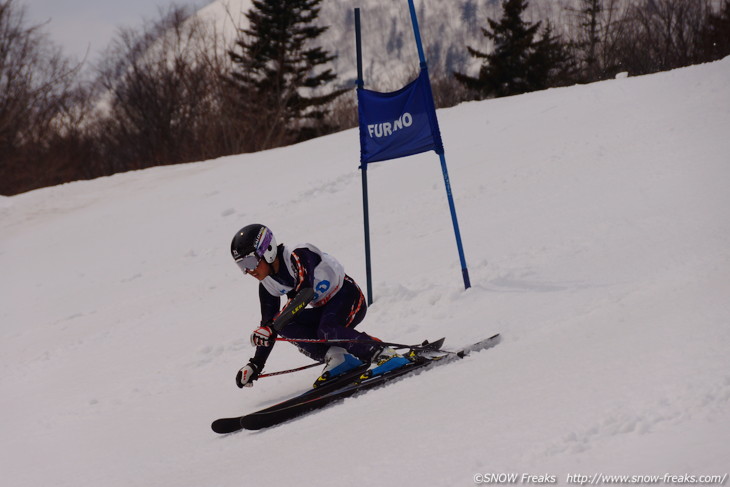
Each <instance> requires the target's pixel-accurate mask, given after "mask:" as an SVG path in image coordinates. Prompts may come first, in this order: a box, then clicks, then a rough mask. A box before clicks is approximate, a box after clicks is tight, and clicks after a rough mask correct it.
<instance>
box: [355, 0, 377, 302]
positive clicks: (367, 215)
mask: <svg viewBox="0 0 730 487" xmlns="http://www.w3.org/2000/svg"><path fill="white" fill-rule="evenodd" d="M355 46H356V50H357V90H358V92H359V91H360V90H361V89H363V86H364V84H365V83H363V80H362V40H361V36H360V9H359V8H356V9H355ZM360 170H361V171H362V212H363V220H364V225H365V274H366V275H367V294H368V306H370V305H371V304H373V275H372V269H371V265H370V211H369V208H368V163H367V162H361V163H360Z"/></svg>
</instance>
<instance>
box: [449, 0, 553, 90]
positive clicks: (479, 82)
mask: <svg viewBox="0 0 730 487" xmlns="http://www.w3.org/2000/svg"><path fill="white" fill-rule="evenodd" d="M527 6H528V2H527V0H505V1H504V2H502V18H501V19H500V21H499V22H496V21H494V20H492V19H489V28H488V29H485V28H482V33H483V34H484V36H485V37H486V38H487V39H489V40H491V41H493V43H494V50H493V51H492V52H491V53H484V52H481V51H478V50H476V49H474V48H472V47H469V46H467V49H468V50H469V54H471V56H472V57H476V58H480V59H483V60H484V61H483V64H482V67H481V68H480V70H479V76H478V77H476V78H475V77H472V76H468V75H466V74H462V73H457V72H454V76H455V77H456V79H457V80H459V81H460V82H461V83H462V84H463V85H464V86H465V87H467V88H469V89H470V90H474V91H476V92H478V93H479V94H480V96H482V97H489V96H495V97H499V96H510V95H516V94H519V93H525V92H527V91H531V90H533V89H534V87H533V86H532V84H531V82H530V80H531V79H532V75H531V73H530V60H531V57H532V53H533V51H534V38H535V34H536V33H537V31H538V29H539V28H540V22H537V23H534V24H530V23H526V22H524V21H523V20H522V14H523V13H524V11H525V9H526V8H527Z"/></svg>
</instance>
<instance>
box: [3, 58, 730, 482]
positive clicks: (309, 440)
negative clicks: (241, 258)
mask: <svg viewBox="0 0 730 487" xmlns="http://www.w3.org/2000/svg"><path fill="white" fill-rule="evenodd" d="M439 117H440V122H441V128H442V133H443V136H444V142H445V145H446V153H447V159H448V163H449V170H450V173H451V182H452V185H453V189H454V194H455V199H456V205H457V211H458V214H459V219H460V224H461V230H462V236H463V238H464V246H465V252H466V258H467V261H468V263H469V268H470V272H471V279H472V283H473V287H472V289H470V290H468V291H464V290H463V289H462V282H461V275H460V271H459V264H458V256H457V252H456V246H455V244H454V238H453V233H452V229H451V223H450V219H449V213H448V208H447V204H446V196H445V192H444V187H443V181H442V179H441V174H440V168H439V164H438V159H437V158H436V157H435V155H434V154H432V153H431V154H423V155H420V156H417V157H412V158H408V159H402V160H397V161H392V162H386V163H379V164H376V165H373V166H371V169H370V171H369V186H370V192H371V225H372V231H373V233H372V244H373V253H374V254H373V261H374V271H373V274H374V284H375V286H374V288H375V303H374V305H373V306H372V308H371V309H370V310H369V313H368V316H367V318H366V320H365V322H364V323H363V324H362V325H361V326H362V328H363V329H364V330H367V331H369V332H371V333H373V334H375V335H376V336H379V337H381V338H383V339H386V340H394V341H405V342H411V341H418V340H422V339H424V338H434V337H439V336H443V335H445V336H446V337H447V344H450V345H451V346H452V347H458V346H459V345H461V344H465V343H469V342H472V341H474V340H476V339H479V338H483V337H486V336H488V335H491V334H493V333H496V332H501V333H502V336H503V342H502V344H500V345H499V346H498V347H496V348H494V349H492V350H489V351H485V352H482V353H479V354H475V355H473V356H471V357H469V358H467V359H465V360H463V361H461V362H459V363H456V364H453V365H448V366H445V367H441V368H437V369H434V370H432V371H429V372H427V373H424V374H421V375H419V376H417V377H410V378H406V379H404V380H402V381H400V382H398V383H396V384H393V385H390V386H388V387H386V388H383V389H378V390H374V391H371V392H369V393H368V394H366V395H364V396H361V397H357V398H352V399H348V400H346V401H345V402H344V403H342V404H339V405H337V406H334V407H331V408H328V409H325V410H322V411H319V412H316V413H314V414H311V415H308V416H306V417H303V418H300V419H298V420H295V421H292V422H290V423H287V424H285V425H282V426H279V427H275V428H272V429H270V430H263V431H260V432H245V431H244V432H241V433H238V434H234V435H229V436H224V437H221V436H218V435H216V434H214V433H213V432H211V430H210V422H211V421H212V420H213V419H216V418H217V417H221V416H230V415H234V414H240V413H243V412H247V411H252V410H255V409H258V408H261V407H264V406H266V405H268V404H271V403H273V402H276V401H278V400H281V399H283V398H286V397H288V396H290V395H292V394H294V393H296V392H299V391H301V390H303V389H305V388H306V387H308V385H309V384H310V383H311V382H312V381H313V380H314V378H315V377H316V376H317V374H318V370H317V369H310V370H308V371H304V372H299V373H296V374H289V375H285V376H279V377H272V378H266V379H261V380H259V381H258V382H257V383H256V385H255V387H253V388H251V389H245V390H239V389H238V388H237V387H236V386H235V384H234V377H235V373H236V371H237V370H238V368H239V367H240V366H242V365H243V364H245V363H246V361H247V360H248V358H249V357H250V356H251V353H252V349H251V347H250V345H249V343H248V335H249V333H250V331H251V329H252V327H253V326H254V325H255V324H256V323H257V322H258V303H257V292H256V288H257V284H256V282H255V281H254V280H253V279H252V278H250V277H247V276H243V275H242V274H241V273H240V271H239V270H238V269H237V268H236V266H235V265H233V262H232V260H231V258H230V255H229V243H230V239H231V238H232V236H233V234H234V233H235V231H236V230H238V229H239V228H240V227H242V226H243V225H246V224H248V223H252V222H263V223H266V224H268V225H270V226H271V228H272V229H273V230H274V232H275V233H276V236H277V239H278V240H279V241H281V242H288V243H296V242H304V241H310V242H312V243H315V244H316V245H318V246H320V247H321V248H322V249H323V250H325V251H327V252H330V253H332V254H334V255H335V256H337V257H338V258H339V259H340V260H341V262H343V264H344V265H345V267H346V269H347V271H348V273H349V274H350V275H352V276H353V277H354V278H355V279H356V280H358V281H359V282H360V283H361V284H363V285H364V281H365V271H364V257H363V255H364V251H363V244H362V240H363V239H362V210H361V192H360V174H359V171H358V169H357V166H358V157H359V147H358V134H357V131H355V130H350V131H346V132H343V133H339V134H335V135H331V136H328V137H324V138H321V139H317V140H312V141H309V142H306V143H303V144H300V145H297V146H293V147H287V148H282V149H277V150H272V151H268V152H263V153H258V154H250V155H241V156H235V157H228V158H223V159H220V160H215V161H208V162H202V163H195V164H185V165H179V166H173V167H157V168H153V169H148V170H145V171H139V172H130V173H126V174H118V175H115V176H112V177H108V178H102V179H98V180H94V181H87V182H78V183H71V184H65V185H62V186H59V187H54V188H46V189H41V190H37V191H33V192H30V193H27V194H23V195H19V196H14V197H10V198H0V269H2V274H1V276H0V300H1V303H0V323H2V326H1V328H0V333H1V334H2V335H1V336H0V411H2V415H1V416H0V481H1V482H2V484H3V485H7V486H13V487H19V486H49V485H54V486H73V487H82V486H90V487H91V486H93V487H97V486H105V487H129V486H135V485H138V486H170V487H173V486H174V487H185V486H196V487H198V486H241V485H247V486H258V485H270V486H284V485H316V486H320V487H327V486H340V485H343V484H344V485H355V486H365V485H383V486H402V485H429V486H458V485H465V486H468V485H474V484H475V480H474V479H475V475H477V474H492V473H493V474H503V473H504V474H510V473H517V474H520V475H522V474H535V475H544V474H548V475H551V476H555V482H556V483H557V484H562V485H567V484H568V481H569V477H568V476H569V475H594V474H596V473H597V474H607V475H608V474H616V475H629V476H630V475H659V476H664V475H665V474H670V475H678V476H679V475H685V474H687V475H697V476H699V475H721V476H722V475H726V474H727V473H728V471H729V470H730V464H729V463H728V458H730V446H728V441H727V438H728V437H729V435H730V411H729V408H728V406H729V405H730V353H729V352H728V350H730V326H729V325H730V217H728V209H730V191H728V181H729V180H730V136H729V135H730V58H728V59H725V60H723V61H720V62H717V63H713V64H708V65H702V66H696V67H690V68H686V69H680V70H676V71H672V72H669V73H660V74H656V75H652V76H646V77H641V78H627V79H620V80H612V81H606V82H602V83H597V84H593V85H587V86H576V87H571V88H564V89H554V90H548V91H544V92H539V93H532V94H527V95H523V96H518V97H513V98H504V99H498V100H491V101H485V102H479V103H468V104H463V105H461V106H458V107H454V108H451V109H447V110H442V111H439ZM306 363H307V359H305V357H304V356H302V355H300V354H299V353H298V352H296V349H295V348H294V347H292V346H287V344H279V345H278V346H277V349H276V350H275V351H274V354H273V355H272V358H271V360H270V362H269V364H268V367H269V368H270V370H276V369H279V368H286V367H290V366H296V365H303V364H306ZM480 479H481V477H479V478H477V480H480ZM570 479H572V480H575V477H570ZM669 481H671V479H669ZM659 483H670V482H665V480H664V477H662V480H661V481H660V482H659Z"/></svg>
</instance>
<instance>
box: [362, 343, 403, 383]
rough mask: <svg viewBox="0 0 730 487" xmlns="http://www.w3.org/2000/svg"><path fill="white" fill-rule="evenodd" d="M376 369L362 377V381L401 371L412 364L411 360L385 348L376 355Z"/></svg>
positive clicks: (374, 361) (374, 360)
mask: <svg viewBox="0 0 730 487" xmlns="http://www.w3.org/2000/svg"><path fill="white" fill-rule="evenodd" d="M373 363H374V364H375V367H373V368H372V369H370V370H368V371H367V372H365V373H364V374H362V375H361V376H360V380H364V379H368V378H370V377H375V376H376V375H381V374H384V373H386V372H390V371H391V370H395V369H400V368H401V367H404V366H406V365H408V364H410V363H411V360H410V359H409V358H407V357H404V356H403V355H401V354H399V353H398V352H396V351H395V350H393V349H392V348H390V347H385V348H383V349H381V350H380V351H378V352H377V353H376V354H375V358H374V359H373Z"/></svg>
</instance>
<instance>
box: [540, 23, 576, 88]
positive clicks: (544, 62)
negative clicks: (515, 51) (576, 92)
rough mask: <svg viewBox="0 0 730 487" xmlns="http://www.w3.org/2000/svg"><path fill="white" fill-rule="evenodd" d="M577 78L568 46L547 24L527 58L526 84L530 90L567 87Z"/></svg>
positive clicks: (573, 60) (574, 64)
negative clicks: (527, 83)
mask: <svg viewBox="0 0 730 487" xmlns="http://www.w3.org/2000/svg"><path fill="white" fill-rule="evenodd" d="M577 78H578V67H577V64H576V61H575V58H574V56H573V55H572V54H571V52H570V49H569V48H568V44H567V43H565V42H563V40H562V39H561V38H560V36H557V35H554V34H553V26H552V25H551V24H550V22H547V23H546V24H545V28H544V29H543V31H542V34H541V35H540V39H539V40H537V41H536V42H535V43H534V44H533V50H532V53H531V54H530V57H529V69H528V82H529V85H530V87H531V89H532V90H544V89H547V88H551V87H555V86H568V85H571V84H574V83H575V82H576V80H577Z"/></svg>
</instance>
